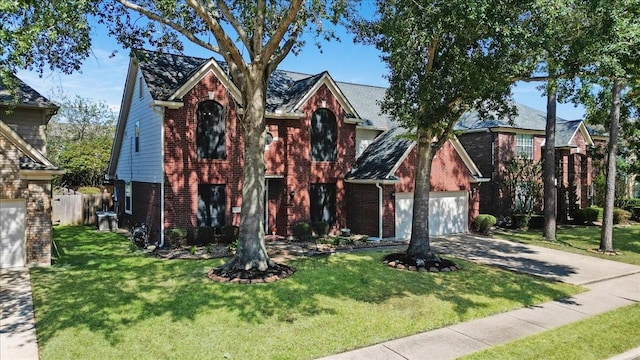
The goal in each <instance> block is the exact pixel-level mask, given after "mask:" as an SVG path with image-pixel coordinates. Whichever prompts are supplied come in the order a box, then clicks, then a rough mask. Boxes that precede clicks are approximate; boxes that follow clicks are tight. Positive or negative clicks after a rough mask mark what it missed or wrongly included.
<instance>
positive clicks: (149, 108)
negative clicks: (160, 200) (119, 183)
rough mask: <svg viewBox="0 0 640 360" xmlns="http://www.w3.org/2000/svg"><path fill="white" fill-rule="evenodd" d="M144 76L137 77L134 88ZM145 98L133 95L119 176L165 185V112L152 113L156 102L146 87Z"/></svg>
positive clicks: (123, 178)
mask: <svg viewBox="0 0 640 360" xmlns="http://www.w3.org/2000/svg"><path fill="white" fill-rule="evenodd" d="M141 78H142V74H140V73H139V74H138V76H137V77H136V79H137V80H136V84H135V85H134V86H135V88H138V87H139V86H140V85H139V84H138V81H140V79H141ZM142 87H143V89H144V90H143V96H142V98H140V97H139V96H137V94H134V95H133V96H132V99H131V107H130V110H129V117H128V119H127V125H126V127H125V130H124V137H123V139H122V148H121V152H120V157H119V158H118V167H117V170H116V175H117V176H118V179H122V180H125V181H136V182H148V183H160V182H161V181H162V173H163V167H162V160H163V159H162V153H163V152H162V138H161V134H162V123H163V120H162V119H163V115H162V111H158V110H155V111H154V109H153V99H152V98H151V94H150V93H149V91H148V89H147V86H146V84H144V83H143V84H142ZM136 124H139V127H138V129H137V130H138V134H139V139H138V140H139V151H138V152H136V151H135V148H136Z"/></svg>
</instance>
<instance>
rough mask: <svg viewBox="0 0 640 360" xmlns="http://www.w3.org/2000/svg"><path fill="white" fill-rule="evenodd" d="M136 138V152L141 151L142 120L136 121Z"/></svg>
mask: <svg viewBox="0 0 640 360" xmlns="http://www.w3.org/2000/svg"><path fill="white" fill-rule="evenodd" d="M135 135H136V140H135V148H136V152H139V151H140V121H136V134H135Z"/></svg>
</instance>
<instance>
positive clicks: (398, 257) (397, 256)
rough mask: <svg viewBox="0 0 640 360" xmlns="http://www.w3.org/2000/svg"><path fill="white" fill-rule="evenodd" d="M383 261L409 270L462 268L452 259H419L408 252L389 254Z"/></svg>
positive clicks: (444, 270) (435, 270) (440, 270)
mask: <svg viewBox="0 0 640 360" xmlns="http://www.w3.org/2000/svg"><path fill="white" fill-rule="evenodd" d="M382 261H383V262H384V263H385V264H387V265H389V266H391V267H393V268H396V269H401V270H409V271H421V272H427V271H428V272H448V271H456V270H460V267H459V266H458V265H456V264H455V263H454V262H453V261H451V260H447V259H444V258H438V259H436V260H431V259H418V258H415V257H413V256H410V255H407V254H406V253H393V254H389V255H387V256H385V257H384V259H382Z"/></svg>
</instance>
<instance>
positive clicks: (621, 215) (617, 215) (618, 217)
mask: <svg viewBox="0 0 640 360" xmlns="http://www.w3.org/2000/svg"><path fill="white" fill-rule="evenodd" d="M630 218H631V213H630V212H628V211H627V210H623V209H617V208H616V209H613V223H614V224H626V223H627V222H628V221H629V219H630Z"/></svg>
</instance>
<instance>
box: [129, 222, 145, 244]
mask: <svg viewBox="0 0 640 360" xmlns="http://www.w3.org/2000/svg"><path fill="white" fill-rule="evenodd" d="M131 236H132V238H133V243H134V244H135V245H136V246H137V247H140V248H143V249H146V248H147V245H149V229H148V227H147V223H145V222H142V223H139V224H135V225H134V226H133V228H132V229H131Z"/></svg>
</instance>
